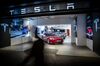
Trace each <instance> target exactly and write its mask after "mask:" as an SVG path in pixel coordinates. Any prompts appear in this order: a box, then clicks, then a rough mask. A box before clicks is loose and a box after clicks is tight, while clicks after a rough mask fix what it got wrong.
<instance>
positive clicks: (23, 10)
mask: <svg viewBox="0 0 100 66" xmlns="http://www.w3.org/2000/svg"><path fill="white" fill-rule="evenodd" d="M60 5H61V4H56V5H54V4H52V5H46V6H35V7H33V6H31V7H27V8H17V9H12V10H10V14H11V15H16V14H28V13H39V12H46V11H47V12H48V11H49V12H51V11H56V10H65V9H66V10H69V9H74V8H75V6H74V5H75V4H74V3H66V4H62V6H64V7H60Z"/></svg>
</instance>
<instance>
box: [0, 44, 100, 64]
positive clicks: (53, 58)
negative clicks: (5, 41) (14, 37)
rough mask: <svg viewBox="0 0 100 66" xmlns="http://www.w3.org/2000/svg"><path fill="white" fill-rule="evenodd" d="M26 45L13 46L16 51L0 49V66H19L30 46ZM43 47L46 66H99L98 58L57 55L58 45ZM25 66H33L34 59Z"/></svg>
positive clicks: (99, 60)
mask: <svg viewBox="0 0 100 66" xmlns="http://www.w3.org/2000/svg"><path fill="white" fill-rule="evenodd" d="M28 45H29V44H21V45H17V46H14V47H16V49H14V48H12V49H11V48H10V49H9V48H8V47H6V48H3V49H1V50H0V66H19V64H20V63H21V62H22V61H23V59H24V58H25V57H26V56H27V55H28V53H29V51H30V49H29V47H31V46H28ZM30 45H31V44H30ZM27 46H28V47H27ZM45 46H46V48H45V52H44V59H45V65H46V66H87V65H89V66H100V57H86V56H74V55H73V56H71V55H59V54H56V53H57V52H58V50H57V49H58V48H60V45H55V46H54V45H53V46H52V45H48V44H46V45H45ZM21 48H23V49H21ZM25 48H27V49H25ZM78 49H79V48H78ZM80 49H82V48H80ZM83 49H84V48H83ZM17 50H18V51H17ZM73 50H74V49H73ZM26 66H34V57H33V58H32V59H30V61H29V62H28V63H27V64H26ZM40 66H41V65H40Z"/></svg>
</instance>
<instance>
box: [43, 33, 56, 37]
mask: <svg viewBox="0 0 100 66" xmlns="http://www.w3.org/2000/svg"><path fill="white" fill-rule="evenodd" d="M45 35H46V36H55V34H52V33H46V34H45Z"/></svg>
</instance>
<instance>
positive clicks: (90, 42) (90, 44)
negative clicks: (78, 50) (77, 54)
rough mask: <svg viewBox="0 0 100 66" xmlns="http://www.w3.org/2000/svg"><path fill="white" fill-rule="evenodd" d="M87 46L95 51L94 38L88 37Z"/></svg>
mask: <svg viewBox="0 0 100 66" xmlns="http://www.w3.org/2000/svg"><path fill="white" fill-rule="evenodd" d="M87 47H88V48H89V49H91V50H92V51H93V40H90V39H87Z"/></svg>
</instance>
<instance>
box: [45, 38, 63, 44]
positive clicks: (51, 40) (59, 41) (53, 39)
mask: <svg viewBox="0 0 100 66" xmlns="http://www.w3.org/2000/svg"><path fill="white" fill-rule="evenodd" d="M44 40H45V41H46V42H47V43H50V44H58V43H61V44H62V43H63V39H62V38H61V37H58V36H46V37H45V38H44Z"/></svg>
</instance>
